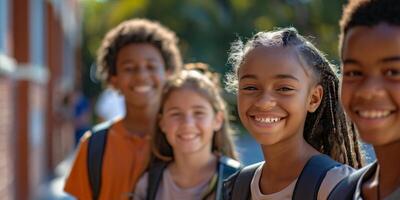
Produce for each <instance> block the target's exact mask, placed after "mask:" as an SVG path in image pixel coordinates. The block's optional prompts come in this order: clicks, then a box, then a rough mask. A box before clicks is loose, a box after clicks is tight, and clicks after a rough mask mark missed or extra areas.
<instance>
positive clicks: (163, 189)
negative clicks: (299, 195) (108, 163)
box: [133, 168, 215, 200]
mask: <svg viewBox="0 0 400 200" xmlns="http://www.w3.org/2000/svg"><path fill="white" fill-rule="evenodd" d="M148 175H149V174H148V172H146V173H144V174H143V176H142V177H141V178H140V179H139V181H138V183H137V185H136V188H135V192H134V193H133V199H134V200H145V199H146V195H147V185H148ZM211 179H212V178H211ZM211 179H210V180H206V181H203V182H201V183H200V184H198V185H196V186H194V187H191V188H181V187H179V186H178V185H176V183H175V182H174V180H173V179H172V176H171V173H170V171H169V169H168V168H166V169H165V170H164V172H163V177H162V179H161V182H160V185H159V186H158V189H157V194H156V199H159V200H177V199H190V200H201V199H202V196H203V194H204V193H205V192H206V191H207V190H208V189H209V184H210V181H211ZM207 199H209V200H211V199H215V194H211V195H210V196H209V198H207Z"/></svg>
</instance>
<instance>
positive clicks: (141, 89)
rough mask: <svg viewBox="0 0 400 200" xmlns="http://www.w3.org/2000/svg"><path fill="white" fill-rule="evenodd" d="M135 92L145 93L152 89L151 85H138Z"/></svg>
mask: <svg viewBox="0 0 400 200" xmlns="http://www.w3.org/2000/svg"><path fill="white" fill-rule="evenodd" d="M133 90H134V91H135V92H140V93H145V92H149V91H150V90H151V86H148V85H144V86H136V87H134V88H133Z"/></svg>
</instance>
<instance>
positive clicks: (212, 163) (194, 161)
mask: <svg viewBox="0 0 400 200" xmlns="http://www.w3.org/2000/svg"><path fill="white" fill-rule="evenodd" d="M216 168H217V156H215V155H214V154H212V153H211V152H210V153H208V154H206V155H205V154H203V155H202V154H200V153H198V154H196V153H195V154H190V155H180V154H174V162H172V163H171V164H170V166H169V169H170V172H171V175H172V176H173V179H174V181H175V183H176V184H177V185H179V186H180V187H182V188H188V187H193V186H195V185H197V184H199V183H201V182H203V181H205V180H208V179H210V178H211V177H212V176H213V175H214V174H215V170H216ZM187 177H190V179H188V178H187Z"/></svg>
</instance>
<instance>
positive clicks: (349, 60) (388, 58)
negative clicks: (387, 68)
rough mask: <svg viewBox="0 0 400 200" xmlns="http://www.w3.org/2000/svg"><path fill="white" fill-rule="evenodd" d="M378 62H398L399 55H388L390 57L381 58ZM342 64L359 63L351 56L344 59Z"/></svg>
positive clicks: (399, 60)
mask: <svg viewBox="0 0 400 200" xmlns="http://www.w3.org/2000/svg"><path fill="white" fill-rule="evenodd" d="M378 62H380V63H388V62H400V56H390V57H386V58H382V59H380V60H379V61H378ZM343 64H353V65H360V63H359V62H358V61H357V60H355V59H352V58H347V59H344V60H343Z"/></svg>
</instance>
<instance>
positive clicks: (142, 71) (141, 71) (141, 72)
mask: <svg viewBox="0 0 400 200" xmlns="http://www.w3.org/2000/svg"><path fill="white" fill-rule="evenodd" d="M149 75H150V73H149V70H148V69H147V67H146V65H145V64H140V65H138V66H137V67H136V68H135V71H134V73H133V76H134V77H135V78H138V79H146V78H147V77H149Z"/></svg>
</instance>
